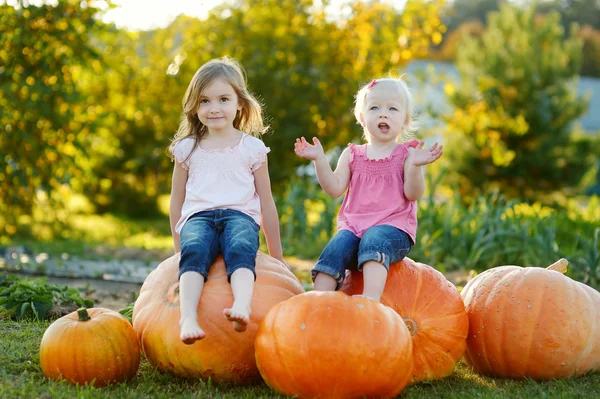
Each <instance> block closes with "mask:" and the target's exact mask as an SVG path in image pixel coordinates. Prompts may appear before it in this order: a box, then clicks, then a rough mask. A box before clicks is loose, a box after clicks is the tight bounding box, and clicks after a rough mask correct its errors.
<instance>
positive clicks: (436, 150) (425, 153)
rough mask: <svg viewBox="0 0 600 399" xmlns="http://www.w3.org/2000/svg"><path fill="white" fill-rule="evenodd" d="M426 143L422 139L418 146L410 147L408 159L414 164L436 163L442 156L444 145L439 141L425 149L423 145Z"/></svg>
mask: <svg viewBox="0 0 600 399" xmlns="http://www.w3.org/2000/svg"><path fill="white" fill-rule="evenodd" d="M424 145H425V143H424V142H423V141H421V142H420V143H419V145H417V147H416V148H413V147H409V148H408V159H407V161H408V162H409V163H411V164H412V165H414V166H423V165H427V164H430V163H434V162H435V161H437V160H438V159H439V157H441V156H442V154H443V152H442V149H443V148H444V146H443V145H438V143H434V144H433V145H432V146H431V147H429V148H428V149H424V148H423V146H424Z"/></svg>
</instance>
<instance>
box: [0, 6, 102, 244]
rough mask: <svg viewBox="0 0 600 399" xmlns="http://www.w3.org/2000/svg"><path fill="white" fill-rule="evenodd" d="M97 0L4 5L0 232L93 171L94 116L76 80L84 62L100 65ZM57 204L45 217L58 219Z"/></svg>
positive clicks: (0, 16)
mask: <svg viewBox="0 0 600 399" xmlns="http://www.w3.org/2000/svg"><path fill="white" fill-rule="evenodd" d="M96 3H97V2H95V1H88V2H87V4H85V5H83V4H82V2H80V1H74V0H61V1H58V2H57V3H56V4H55V5H47V4H42V5H41V6H33V5H29V2H27V1H18V2H17V3H16V5H15V6H12V5H7V4H6V3H5V2H2V4H0V31H1V32H2V39H1V42H0V93H1V95H0V126H2V128H3V129H4V133H3V134H2V135H0V192H2V196H0V234H2V233H6V234H9V235H12V234H15V233H16V228H17V222H18V220H19V217H20V216H21V215H31V214H32V212H33V207H34V203H36V201H42V202H45V203H48V204H50V205H52V204H56V203H58V202H61V201H63V200H64V196H62V195H60V193H61V192H62V191H64V188H65V187H67V186H78V185H81V183H82V181H83V180H84V179H86V175H87V174H88V173H89V172H90V168H89V164H88V162H87V157H86V151H87V148H88V147H89V145H90V143H91V136H90V133H91V132H92V131H93V127H92V122H93V121H92V120H90V118H88V113H87V111H86V106H85V104H84V103H85V101H82V100H83V97H82V95H81V93H80V91H79V89H78V87H77V81H78V79H79V77H80V75H81V72H82V70H83V69H84V68H88V67H90V68H94V67H99V64H98V63H97V62H96V61H97V60H98V59H99V55H98V53H97V51H96V49H95V48H94V46H93V45H92V43H91V37H92V35H93V33H94V32H97V31H99V30H101V29H102V24H100V23H99V22H98V21H97V19H96V18H95V17H96V16H97V14H98V13H99V12H100V11H101V10H100V9H99V8H97V7H96ZM97 72H99V70H97ZM57 208H60V207H57ZM53 209H54V208H53V207H52V206H49V207H48V208H47V210H46V212H49V213H50V214H46V216H47V217H48V218H49V219H53V220H55V221H58V222H60V220H61V218H62V217H63V216H64V215H62V216H61V214H60V213H59V212H56V213H53V212H52V210H53Z"/></svg>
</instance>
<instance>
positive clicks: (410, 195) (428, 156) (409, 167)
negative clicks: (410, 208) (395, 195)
mask: <svg viewBox="0 0 600 399" xmlns="http://www.w3.org/2000/svg"><path fill="white" fill-rule="evenodd" d="M424 144H425V143H423V142H422V141H421V142H420V143H419V145H417V147H416V148H412V147H409V148H408V156H407V157H406V159H405V160H404V196H405V197H406V198H407V199H408V200H410V201H416V200H418V199H419V198H421V196H422V195H423V192H424V191H425V178H424V177H423V168H422V166H424V165H427V164H430V163H434V162H435V161H437V160H438V159H439V158H440V157H441V156H442V154H443V152H442V149H443V146H441V145H440V146H438V143H434V144H433V145H432V146H431V147H429V148H428V149H423V146H424Z"/></svg>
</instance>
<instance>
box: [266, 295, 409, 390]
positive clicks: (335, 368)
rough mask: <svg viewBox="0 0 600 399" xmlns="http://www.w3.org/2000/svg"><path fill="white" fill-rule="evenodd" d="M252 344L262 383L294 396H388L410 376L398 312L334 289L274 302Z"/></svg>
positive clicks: (405, 337) (406, 344)
mask: <svg viewBox="0 0 600 399" xmlns="http://www.w3.org/2000/svg"><path fill="white" fill-rule="evenodd" d="M255 347H256V362H257V364H258V368H259V370H260V373H261V375H262V376H263V378H264V379H265V381H266V382H267V384H269V386H270V387H271V388H273V389H275V390H277V391H279V392H281V393H283V394H285V395H290V396H294V395H296V396H298V397H300V398H363V397H378V398H391V397H395V396H396V395H397V394H398V393H400V392H401V391H402V389H404V387H405V386H406V384H407V383H408V381H409V379H410V376H411V369H412V343H411V339H410V334H409V332H408V330H407V329H406V327H405V325H404V323H403V322H402V319H401V318H400V317H399V316H398V314H396V312H394V311H393V310H392V309H390V308H388V307H387V306H383V305H382V304H380V303H377V302H375V301H372V300H370V299H367V298H362V297H349V296H347V295H345V294H343V293H340V292H316V291H312V292H309V293H306V294H302V295H298V296H295V297H293V298H291V299H288V300H287V301H285V302H281V303H279V304H277V305H275V306H274V307H273V308H272V309H271V310H270V311H269V312H268V313H267V315H266V316H265V318H264V319H263V321H262V322H261V324H260V328H259V330H258V334H257V335H256V344H255Z"/></svg>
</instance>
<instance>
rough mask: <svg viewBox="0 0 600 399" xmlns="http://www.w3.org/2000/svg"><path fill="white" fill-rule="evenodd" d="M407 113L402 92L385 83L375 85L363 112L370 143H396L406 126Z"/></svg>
mask: <svg viewBox="0 0 600 399" xmlns="http://www.w3.org/2000/svg"><path fill="white" fill-rule="evenodd" d="M406 113H407V106H406V99H405V98H404V97H403V95H402V93H401V92H400V90H398V89H397V88H396V87H394V86H390V85H389V84H386V83H383V82H381V83H377V84H375V85H374V86H373V87H372V88H371V89H370V90H369V91H368V93H367V96H366V98H365V107H364V109H363V112H362V117H363V121H362V122H363V126H364V127H365V128H366V129H367V132H368V134H369V136H370V141H371V142H374V141H376V142H381V143H387V142H390V141H396V138H397V137H398V135H400V134H401V133H402V131H403V129H404V127H405V126H406V122H407V115H406Z"/></svg>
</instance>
